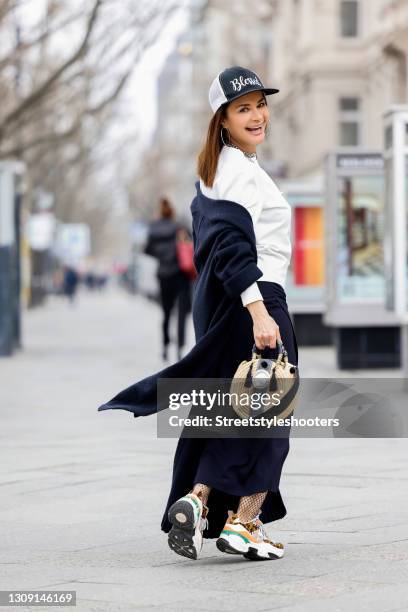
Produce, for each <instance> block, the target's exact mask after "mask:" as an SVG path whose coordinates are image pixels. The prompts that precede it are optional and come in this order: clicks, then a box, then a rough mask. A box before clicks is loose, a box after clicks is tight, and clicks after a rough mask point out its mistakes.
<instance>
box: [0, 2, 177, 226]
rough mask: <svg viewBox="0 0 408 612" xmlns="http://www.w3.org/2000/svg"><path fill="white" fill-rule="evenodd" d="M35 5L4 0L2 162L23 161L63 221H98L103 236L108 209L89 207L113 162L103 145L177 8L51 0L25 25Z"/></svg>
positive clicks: (0, 11)
mask: <svg viewBox="0 0 408 612" xmlns="http://www.w3.org/2000/svg"><path fill="white" fill-rule="evenodd" d="M32 2H33V0H0V40H1V39H3V40H4V41H7V42H6V43H5V44H4V45H0V95H1V99H2V104H1V107H0V159H1V158H3V159H4V158H9V157H16V158H19V159H22V160H24V162H25V163H26V165H27V168H28V173H29V184H30V185H32V186H33V187H35V186H36V185H42V186H44V187H45V188H47V189H49V190H50V191H52V192H53V193H54V194H55V197H56V212H57V215H58V216H59V217H60V218H62V219H64V220H83V219H84V218H85V217H86V218H87V219H88V220H89V219H90V220H92V217H93V218H94V219H95V222H94V225H95V231H96V230H98V231H100V230H101V228H103V225H104V223H102V221H101V219H102V218H104V217H105V218H107V217H108V215H109V210H108V207H107V206H106V202H105V203H104V205H103V206H102V204H101V205H100V210H98V207H97V206H96V205H95V204H93V205H92V206H91V207H90V208H89V201H90V200H93V201H94V200H98V198H97V195H96V196H95V197H94V196H92V195H91V194H92V191H95V179H94V177H93V175H94V172H95V169H100V164H101V160H102V163H103V161H104V160H105V161H110V159H109V156H105V158H104V155H103V154H101V148H103V145H104V143H105V140H104V139H105V135H106V134H107V132H108V130H109V127H110V125H111V123H112V121H114V120H115V116H116V114H117V106H116V103H117V101H118V100H119V98H120V96H121V94H122V92H124V90H125V89H126V86H127V84H128V83H129V81H130V79H131V77H132V74H133V72H134V68H135V66H136V65H137V64H138V62H139V60H140V58H141V57H142V56H143V53H144V52H145V51H146V49H147V48H149V47H150V46H151V44H153V43H154V42H156V40H157V38H158V36H159V35H160V32H161V30H162V28H163V27H164V26H165V24H166V22H167V20H168V19H169V18H170V17H171V16H172V14H173V12H174V11H175V10H176V9H177V8H178V6H179V4H180V2H179V1H178V0H145V1H138V2H134V1H133V0H121V2H120V3H118V2H117V1H114V0H88V1H85V2H84V1H83V2H81V3H76V2H72V0H71V1H68V0H46V4H45V11H44V13H43V14H42V15H40V16H39V18H38V19H37V20H36V21H35V22H34V23H30V24H29V25H28V26H26V25H25V23H24V22H25V19H24V15H25V10H27V8H29V7H30V5H32ZM113 153H114V152H113ZM111 154H112V151H111Z"/></svg>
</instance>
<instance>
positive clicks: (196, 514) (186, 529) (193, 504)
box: [168, 493, 208, 559]
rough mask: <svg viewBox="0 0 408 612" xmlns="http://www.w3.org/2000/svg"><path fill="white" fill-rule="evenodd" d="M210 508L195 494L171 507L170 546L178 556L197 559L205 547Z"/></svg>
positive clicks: (179, 500)
mask: <svg viewBox="0 0 408 612" xmlns="http://www.w3.org/2000/svg"><path fill="white" fill-rule="evenodd" d="M207 514H208V508H207V506H204V504H203V503H202V501H201V499H200V498H199V497H198V496H197V495H195V494H194V493H189V494H188V495H185V496H184V497H181V498H180V499H178V500H177V501H176V502H174V504H173V505H172V506H171V507H170V509H169V512H168V517H169V521H170V523H171V524H172V525H173V527H172V528H171V531H170V533H169V540H168V541H169V546H170V548H171V550H173V551H174V552H175V553H177V554H178V555H182V556H183V557H188V558H189V559H197V558H198V555H199V554H200V552H201V549H202V547H203V531H204V529H206V528H207V527H208V520H207V518H206V517H207Z"/></svg>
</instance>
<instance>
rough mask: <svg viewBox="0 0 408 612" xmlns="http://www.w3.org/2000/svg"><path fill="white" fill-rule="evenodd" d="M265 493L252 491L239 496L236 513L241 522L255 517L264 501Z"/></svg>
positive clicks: (246, 521)
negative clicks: (252, 492)
mask: <svg viewBox="0 0 408 612" xmlns="http://www.w3.org/2000/svg"><path fill="white" fill-rule="evenodd" d="M266 493H267V492H266V491H265V492H264V493H254V494H253V495H246V496H245V497H241V499H240V500H239V506H238V510H237V514H238V516H239V518H240V519H241V521H242V522H243V523H248V522H249V521H251V520H252V519H254V518H255V517H256V515H257V514H258V513H259V511H260V509H261V506H262V504H263V503H264V501H265V497H266Z"/></svg>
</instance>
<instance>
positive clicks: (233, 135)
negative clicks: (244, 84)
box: [222, 91, 269, 153]
mask: <svg viewBox="0 0 408 612" xmlns="http://www.w3.org/2000/svg"><path fill="white" fill-rule="evenodd" d="M268 121H269V110H268V106H267V103H266V98H265V95H264V94H263V92H262V91H252V92H251V93H248V94H246V95H245V96H241V97H240V98H237V100H233V101H232V102H230V104H229V105H228V107H227V112H226V118H225V119H224V121H223V122H222V125H223V127H225V128H227V130H228V131H229V133H230V139H231V144H234V145H235V146H237V147H239V148H240V149H242V150H243V151H246V152H247V153H255V151H256V147H257V145H259V144H260V143H261V142H263V141H264V139H265V128H266V126H267V123H268ZM224 133H225V132H224Z"/></svg>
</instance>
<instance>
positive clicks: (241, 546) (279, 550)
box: [216, 514, 284, 561]
mask: <svg viewBox="0 0 408 612" xmlns="http://www.w3.org/2000/svg"><path fill="white" fill-rule="evenodd" d="M216 545H217V548H218V550H220V551H221V552H225V553H229V554H241V555H244V557H245V558H246V559H250V560H251V561H258V560H261V559H280V558H281V557H283V554H284V547H283V544H281V543H280V542H272V540H270V539H269V538H268V536H267V534H266V531H265V528H264V526H263V523H262V521H260V520H259V514H258V516H256V517H255V518H254V519H252V521H249V522H248V523H243V522H242V521H241V519H240V518H239V516H238V515H236V514H231V515H230V516H229V517H228V520H227V522H226V523H225V526H224V529H223V530H222V532H221V534H220V537H219V538H218V540H217V543H216Z"/></svg>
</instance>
